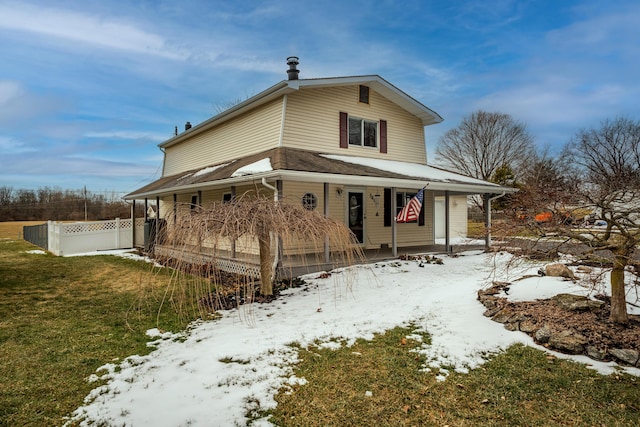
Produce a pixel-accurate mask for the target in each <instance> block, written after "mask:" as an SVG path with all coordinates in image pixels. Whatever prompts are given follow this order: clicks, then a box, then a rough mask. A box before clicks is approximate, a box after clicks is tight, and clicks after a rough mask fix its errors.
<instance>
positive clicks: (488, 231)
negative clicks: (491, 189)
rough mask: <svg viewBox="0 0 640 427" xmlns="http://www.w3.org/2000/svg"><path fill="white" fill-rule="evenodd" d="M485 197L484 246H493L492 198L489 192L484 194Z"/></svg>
mask: <svg viewBox="0 0 640 427" xmlns="http://www.w3.org/2000/svg"><path fill="white" fill-rule="evenodd" d="M483 198H484V228H485V234H484V248H485V249H486V250H489V248H491V198H490V197H489V194H483Z"/></svg>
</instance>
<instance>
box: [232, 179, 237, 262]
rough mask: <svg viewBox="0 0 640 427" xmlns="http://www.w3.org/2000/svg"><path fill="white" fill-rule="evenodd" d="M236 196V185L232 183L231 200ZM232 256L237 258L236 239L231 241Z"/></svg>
mask: <svg viewBox="0 0 640 427" xmlns="http://www.w3.org/2000/svg"><path fill="white" fill-rule="evenodd" d="M235 198H236V186H235V185H232V186H231V201H233V199H235ZM231 258H232V259H235V258H236V241H235V240H234V241H233V242H231Z"/></svg>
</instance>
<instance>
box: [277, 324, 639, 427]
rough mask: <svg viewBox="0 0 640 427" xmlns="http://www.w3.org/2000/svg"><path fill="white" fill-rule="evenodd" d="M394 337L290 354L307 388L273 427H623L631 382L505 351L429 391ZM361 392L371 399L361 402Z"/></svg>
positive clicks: (283, 398) (634, 416)
mask: <svg viewBox="0 0 640 427" xmlns="http://www.w3.org/2000/svg"><path fill="white" fill-rule="evenodd" d="M411 332H412V331H411V330H410V329H408V328H396V329H393V330H391V331H388V332H387V333H385V334H384V335H379V336H376V337H375V338H374V339H373V340H372V341H365V340H359V341H358V342H357V343H356V344H355V345H354V346H353V347H349V348H342V349H340V350H337V351H336V350H330V349H318V348H314V347H312V348H310V349H307V350H303V349H301V350H299V351H300V354H299V356H300V359H301V360H302V361H301V362H300V363H299V364H298V365H297V367H296V372H295V374H296V375H297V376H298V377H304V378H305V379H306V380H307V381H308V383H307V384H306V385H297V386H294V387H293V393H291V390H287V389H283V390H282V391H281V393H280V394H278V395H277V397H276V400H277V401H278V406H277V407H276V409H275V410H274V411H273V413H272V415H273V421H274V422H275V424H276V425H278V426H296V427H302V426H371V425H376V426H405V425H406V426H445V425H448V426H452V427H453V426H521V425H526V426H553V425H563V426H604V425H606V426H631V425H639V423H640V403H639V402H640V387H639V385H640V384H639V383H640V381H639V380H638V378H636V377H631V376H622V375H619V376H616V375H613V376H601V375H599V374H597V373H595V372H594V371H591V370H588V369H586V368H585V367H583V366H582V365H579V364H576V363H572V362H569V361H562V360H556V359H554V358H548V357H546V356H545V354H544V353H542V352H540V351H537V350H534V349H532V348H529V347H524V346H522V345H516V346H513V347H511V348H510V349H509V350H508V351H506V352H505V353H503V354H501V355H499V356H497V357H495V358H493V359H492V360H490V361H489V362H487V363H486V364H485V365H484V366H482V367H481V368H479V369H476V370H474V371H471V372H470V373H469V374H458V373H452V374H451V375H449V377H448V378H447V380H446V381H444V382H437V381H436V380H435V374H434V373H433V372H431V373H425V372H422V371H421V367H422V363H423V360H422V359H421V358H420V357H418V356H417V355H416V353H414V352H412V349H413V348H415V347H416V346H417V345H418V343H416V342H413V341H411V340H406V341H405V340H403V338H405V337H406V336H407V335H408V334H409V333H411ZM367 391H369V392H371V395H370V396H367Z"/></svg>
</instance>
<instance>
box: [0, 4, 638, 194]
mask: <svg viewBox="0 0 640 427" xmlns="http://www.w3.org/2000/svg"><path fill="white" fill-rule="evenodd" d="M291 55H296V56H298V57H299V58H300V65H299V68H300V70H301V72H300V78H313V77H333V76H344V75H359V74H379V75H381V76H382V77H384V78H385V79H387V80H388V81H390V82H391V83H393V84H394V85H396V86H398V87H399V88H400V89H402V90H404V91H405V92H407V93H408V94H410V95H412V96H413V97H414V98H416V99H418V100H420V101H421V102H422V103H424V104H425V105H427V106H428V107H430V108H432V109H433V110H435V111H437V112H438V113H439V114H440V115H441V116H443V117H444V119H445V121H444V122H443V123H441V124H438V125H435V126H429V127H427V128H426V129H425V130H426V134H427V151H428V153H429V156H430V160H432V159H433V155H432V154H433V152H434V148H435V145H436V144H437V141H438V138H439V137H440V136H441V135H442V134H443V133H444V132H446V131H447V130H448V129H451V128H453V127H456V126H457V125H458V124H459V123H460V121H461V119H462V118H463V117H464V116H466V115H468V114H470V113H471V112H473V111H476V110H478V109H484V110H487V111H498V112H503V113H507V114H510V115H512V116H513V117H514V118H515V119H517V120H519V121H522V122H523V123H525V124H526V125H527V127H528V129H529V131H530V132H531V134H532V135H533V136H534V138H535V140H536V144H537V145H538V146H540V147H545V146H549V147H551V151H552V152H554V151H555V150H558V149H559V148H558V147H560V146H562V145H563V144H564V143H565V142H567V141H568V140H569V139H570V138H571V137H572V136H573V135H574V134H575V133H576V132H577V131H578V130H579V129H581V128H584V127H591V126H598V125H599V123H600V122H601V121H602V120H604V119H606V118H615V117H617V116H626V117H629V118H631V119H634V120H638V119H640V111H639V108H638V106H639V105H640V78H638V72H639V70H640V2H638V1H636V0H628V1H627V0H619V1H611V2H604V1H602V0H594V1H570V0H567V1H558V0H555V1H546V0H541V1H534V0H531V1H526V0H521V1H516V0H514V1H510V0H496V1H490V0H472V1H455V0H452V1H447V0H439V1H430V0H408V1H394V0H377V1H365V0H356V1H350V0H342V1H322V0H317V1H311V2H307V1H303V0H298V1H286V0H272V1H270V0H263V1H242V2H239V1H216V0H209V1H207V0H182V1H179V2H178V1H173V0H172V1H152V0H140V1H119V0H110V1H108V2H107V1H100V0H84V1H77V0H66V1H64V0H62V1H57V0H46V1H43V0H35V1H29V0H27V1H15V2H14V1H5V0H0V58H2V60H1V62H0V63H1V64H2V65H0V186H10V187H13V188H14V189H20V188H33V189H35V188H39V187H44V186H50V187H51V186H59V187H62V188H64V189H78V188H82V187H83V186H85V185H86V186H87V189H89V190H91V191H110V192H111V191H115V192H119V193H122V194H124V193H127V192H130V191H132V190H134V189H136V188H138V187H141V186H142V185H144V184H146V183H148V182H150V181H152V180H154V179H156V178H158V177H159V176H160V171H161V165H162V153H161V152H160V150H159V149H158V147H157V144H158V143H160V142H162V141H163V140H165V139H167V138H169V137H171V135H172V133H173V129H174V126H178V127H179V129H181V130H182V129H183V128H184V124H185V122H186V121H187V120H188V121H191V123H192V124H194V125H195V124H197V123H200V122H202V121H204V120H206V119H207V118H209V117H211V116H213V115H215V114H216V113H217V112H218V111H219V110H220V108H222V107H224V106H228V105H230V104H231V103H233V102H234V101H237V100H243V99H245V98H247V97H249V96H252V95H254V94H256V93H258V92H260V91H262V90H263V89H266V88H267V87H269V86H271V85H273V84H275V83H277V82H279V81H281V80H284V79H286V69H287V66H286V58H287V57H288V56H291Z"/></svg>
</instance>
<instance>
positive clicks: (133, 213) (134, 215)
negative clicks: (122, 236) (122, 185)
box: [131, 199, 136, 248]
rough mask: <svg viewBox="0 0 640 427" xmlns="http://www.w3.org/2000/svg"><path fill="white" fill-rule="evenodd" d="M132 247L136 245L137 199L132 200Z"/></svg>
mask: <svg viewBox="0 0 640 427" xmlns="http://www.w3.org/2000/svg"><path fill="white" fill-rule="evenodd" d="M131 247H132V248H135V247H136V200H135V199H133V200H132V202H131Z"/></svg>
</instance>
